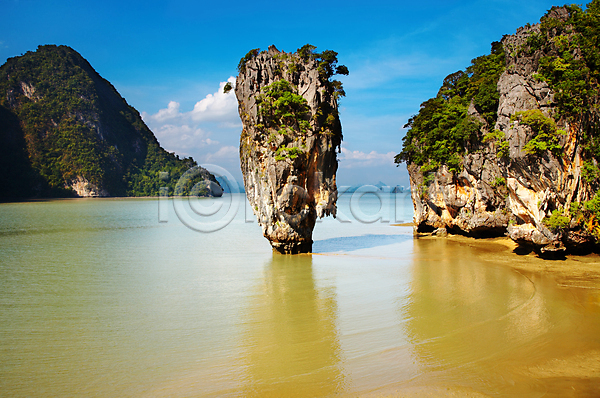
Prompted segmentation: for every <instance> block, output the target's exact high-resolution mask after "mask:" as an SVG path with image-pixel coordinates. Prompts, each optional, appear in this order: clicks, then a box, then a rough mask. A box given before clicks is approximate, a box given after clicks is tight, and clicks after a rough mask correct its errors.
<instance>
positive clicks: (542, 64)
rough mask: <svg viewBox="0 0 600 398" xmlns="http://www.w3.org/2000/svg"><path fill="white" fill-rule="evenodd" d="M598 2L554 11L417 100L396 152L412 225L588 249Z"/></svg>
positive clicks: (594, 233) (593, 236)
mask: <svg viewBox="0 0 600 398" xmlns="http://www.w3.org/2000/svg"><path fill="white" fill-rule="evenodd" d="M599 10H600V7H599V2H598V1H594V2H592V3H590V5H588V8H587V9H586V10H585V11H584V10H582V9H581V8H579V7H577V6H569V7H566V6H565V7H554V8H553V9H552V10H550V11H549V12H548V13H547V14H546V15H545V16H544V17H543V18H542V20H541V23H540V24H536V25H533V26H531V25H529V26H526V27H523V28H520V29H518V30H517V32H516V34H514V35H508V36H505V37H504V38H503V39H502V41H501V43H494V44H493V45H492V53H491V54H490V55H487V56H482V57H479V58H477V59H475V60H473V61H472V65H471V66H470V67H469V68H467V70H465V71H464V72H462V71H461V72H457V73H455V74H452V75H450V76H448V77H447V78H446V80H445V81H444V84H443V86H442V88H441V89H440V92H439V93H438V96H437V97H436V98H433V99H431V100H429V101H427V102H425V103H424V104H423V105H422V106H421V111H420V112H419V114H418V115H416V116H415V117H413V118H412V119H411V120H410V121H409V123H408V125H407V127H410V129H409V131H408V132H407V136H406V137H405V138H404V147H403V150H402V152H401V153H400V154H399V155H398V156H397V157H396V161H397V162H402V161H405V162H406V163H407V167H408V171H409V176H410V182H411V187H412V199H413V203H414V208H415V216H414V221H415V223H416V225H417V226H416V229H417V231H419V232H438V233H440V234H443V233H445V231H448V232H454V233H459V234H466V235H470V236H476V237H482V236H498V235H504V234H506V235H508V236H510V237H511V238H512V239H513V240H515V241H516V242H518V243H520V244H521V245H524V246H529V247H533V248H534V249H535V250H537V251H538V252H539V253H540V254H542V255H555V254H557V253H561V254H562V253H566V252H587V251H589V250H593V249H594V246H595V245H596V244H597V242H598V239H599V238H600V228H599V226H598V219H599V218H600V206H599V204H600V198H599V197H598V196H596V195H595V192H596V191H597V190H598V188H599V184H598V182H599V180H598V177H599V176H600V172H599V169H598V159H599V158H600V157H599V155H600V151H599V150H598V149H599V148H600V147H599V146H598V142H599V141H598V140H599V135H598V126H599V124H598V121H599V118H598V116H599V107H598V104H599V102H598V93H599V90H598V77H599V76H600V74H599V68H598V67H599V62H598V59H599V58H598V54H600V52H599V50H598V47H597V43H598V42H600V41H599V40H598V33H599V30H600V29H599V27H598V24H597V23H596V22H594V21H597V20H598V15H599ZM486 70H487V72H486ZM490 70H492V71H495V72H490ZM482 82H483V83H482ZM596 248H597V246H596Z"/></svg>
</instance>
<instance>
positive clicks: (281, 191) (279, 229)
mask: <svg viewBox="0 0 600 398" xmlns="http://www.w3.org/2000/svg"><path fill="white" fill-rule="evenodd" d="M314 50H315V47H314V46H310V45H306V46H304V47H302V48H301V49H299V50H298V52H296V53H286V52H281V51H279V50H277V49H276V48H275V47H274V46H271V47H269V49H268V51H263V52H259V50H258V49H256V50H252V51H250V52H249V53H248V54H247V55H246V56H245V57H244V58H242V60H241V61H240V64H239V65H238V70H239V75H238V77H237V80H236V86H235V94H236V97H237V100H238V105H239V107H238V108H239V114H240V117H241V119H242V124H243V130H242V134H241V137H240V163H241V168H242V174H243V176H244V185H245V188H246V195H247V196H248V200H249V201H250V205H251V206H252V209H253V211H254V214H255V215H256V217H257V218H258V222H259V224H260V225H261V227H262V231H263V234H264V236H265V237H266V238H267V239H268V240H269V241H270V242H271V245H272V246H273V248H274V249H275V250H277V251H279V252H281V253H289V254H296V253H307V252H310V251H311V249H312V231H313V228H314V226H315V222H316V219H317V217H324V216H327V215H330V214H332V215H333V216H335V214H336V199H337V187H336V182H335V173H336V171H337V166H338V165H337V154H336V149H338V148H340V145H341V141H342V128H341V124H340V120H339V117H338V97H339V96H340V95H344V92H343V89H342V85H341V83H340V82H339V81H336V80H332V79H331V77H332V76H333V75H335V74H347V73H348V70H347V68H346V67H345V66H337V65H336V64H337V53H335V52H334V51H324V52H323V53H315V52H314Z"/></svg>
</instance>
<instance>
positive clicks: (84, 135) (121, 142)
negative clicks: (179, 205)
mask: <svg viewBox="0 0 600 398" xmlns="http://www.w3.org/2000/svg"><path fill="white" fill-rule="evenodd" d="M195 165H196V163H195V162H194V161H193V159H191V158H189V159H179V157H177V156H175V155H173V154H171V153H168V152H167V151H165V150H164V149H163V148H161V147H160V145H159V143H158V141H157V139H156V137H155V136H154V134H153V133H152V132H151V131H150V130H149V129H148V127H147V126H146V125H145V124H144V122H143V121H142V119H141V117H140V114H139V113H138V112H137V111H136V110H135V109H134V108H132V107H131V106H129V105H128V104H127V102H126V101H125V99H123V98H122V97H121V95H119V93H118V92H117V90H116V89H115V88H114V87H113V86H112V85H111V84H110V83H109V82H108V81H106V80H105V79H103V78H102V77H101V76H100V75H99V74H98V73H97V72H96V71H95V70H94V69H93V68H92V66H91V65H90V64H89V63H88V62H87V61H86V60H85V59H84V58H83V57H82V56H81V55H80V54H78V53H77V52H76V51H75V50H73V49H72V48H69V47H66V46H53V45H48V46H40V47H38V49H37V51H35V52H28V53H26V54H25V55H22V56H19V57H15V58H10V59H8V60H7V62H6V63H5V64H4V65H2V66H1V67H0V166H1V167H0V168H1V169H2V170H3V173H2V176H0V185H1V186H2V189H0V198H11V199H12V198H23V197H45V196H109V195H112V196H150V195H158V194H159V189H160V188H161V187H163V186H166V187H169V188H170V192H171V193H173V192H174V190H175V186H176V184H177V182H178V179H179V177H180V176H181V175H183V173H185V172H186V171H187V170H188V169H189V168H190V167H192V166H195ZM161 172H162V174H161ZM198 174H201V175H202V176H203V177H206V178H209V179H210V181H212V182H215V183H216V180H215V178H214V176H212V175H210V174H209V173H208V172H205V171H202V173H198ZM161 175H162V177H163V178H161ZM198 179H200V178H198ZM189 185H193V184H191V183H190V184H189ZM217 185H218V184H217ZM219 189H220V187H219ZM187 191H190V190H189V189H188V190H187ZM198 193H200V192H199V191H198ZM202 193H204V194H210V193H211V192H208V190H207V189H205V190H204V192H202ZM214 194H215V195H218V194H219V193H218V192H214Z"/></svg>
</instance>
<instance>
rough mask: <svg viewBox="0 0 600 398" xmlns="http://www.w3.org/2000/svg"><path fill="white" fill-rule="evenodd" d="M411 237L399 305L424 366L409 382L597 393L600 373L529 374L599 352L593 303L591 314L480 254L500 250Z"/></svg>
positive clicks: (507, 392)
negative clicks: (407, 280)
mask: <svg viewBox="0 0 600 398" xmlns="http://www.w3.org/2000/svg"><path fill="white" fill-rule="evenodd" d="M414 243H415V245H414V263H413V267H412V277H411V296H410V298H409V299H408V300H407V301H406V302H405V303H404V305H403V306H402V308H401V317H402V318H405V319H407V320H408V321H407V322H406V325H405V327H406V329H405V332H406V334H407V337H408V339H409V340H410V341H411V343H412V346H413V352H414V356H415V359H416V360H417V361H418V362H419V364H420V367H421V370H422V373H421V376H420V377H419V378H417V379H416V380H413V382H412V383H413V384H417V385H419V384H420V385H430V386H431V385H432V384H437V385H445V386H461V387H469V388H472V389H474V390H475V391H479V392H481V393H484V394H489V395H499V396H520V395H526V396H530V395H528V394H537V395H532V396H541V395H542V394H547V396H590V397H592V396H597V395H595V394H597V391H598V390H597V388H598V387H600V384H599V382H600V375H599V374H596V375H595V376H594V375H593V374H592V375H591V376H594V377H590V375H589V374H586V373H585V372H584V373H583V376H584V377H581V374H580V377H579V379H577V378H573V377H571V378H569V377H561V372H557V371H556V369H554V370H553V371H552V370H550V371H549V372H550V373H553V376H554V377H532V375H533V374H536V372H537V374H540V370H544V372H547V371H548V369H553V368H552V367H553V365H552V363H553V361H556V360H557V358H561V359H563V360H564V362H562V364H563V366H567V367H569V366H571V367H577V366H580V365H581V362H582V361H583V362H585V361H586V358H587V360H589V358H590V356H594V357H595V356H596V355H597V352H598V350H599V349H600V340H599V339H598V336H597V335H594V334H595V333H597V331H598V318H597V315H598V314H597V312H598V309H597V308H596V309H595V312H596V316H595V317H594V318H588V317H586V316H584V315H583V314H581V313H580V312H579V311H577V310H576V309H575V308H573V307H572V306H571V305H569V304H568V301H567V300H560V299H557V297H556V295H557V294H558V295H560V294H561V292H560V291H557V289H556V287H555V286H554V285H551V284H549V283H548V281H547V280H544V279H542V278H537V279H538V280H536V278H535V277H534V276H525V275H523V274H521V273H518V272H512V274H510V275H508V276H507V273H506V268H504V267H502V266H497V265H496V263H495V262H494V261H492V262H486V261H485V260H484V258H486V257H492V258H493V257H494V256H497V253H493V252H490V251H488V252H485V251H481V250H478V249H476V248H472V247H469V246H466V245H460V244H457V243H456V242H449V241H446V240H441V239H436V240H427V239H419V240H415V242H414ZM562 293H565V292H562ZM567 294H568V293H567ZM574 330H578V333H576V334H575V333H573V331H574ZM582 358H583V359H582ZM588 362H589V361H588ZM554 368H556V366H554ZM597 369H598V368H597V367H596V370H593V369H592V373H594V372H597ZM544 372H542V373H544ZM568 373H573V372H568ZM575 373H576V372H575ZM562 376H564V369H563V373H562ZM574 392H576V394H575V395H572V394H573V393H574ZM565 394H567V395H565Z"/></svg>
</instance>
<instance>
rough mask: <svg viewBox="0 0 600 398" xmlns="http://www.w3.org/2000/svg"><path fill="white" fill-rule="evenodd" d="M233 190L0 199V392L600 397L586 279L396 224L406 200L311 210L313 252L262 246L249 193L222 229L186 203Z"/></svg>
mask: <svg viewBox="0 0 600 398" xmlns="http://www.w3.org/2000/svg"><path fill="white" fill-rule="evenodd" d="M230 199H231V198H230V197H228V196H227V195H226V196H225V197H224V198H222V199H201V200H194V201H193V202H191V203H192V204H191V205H190V204H189V202H187V201H179V202H177V201H175V202H174V201H173V200H154V199H99V200H98V199H77V200H59V201H41V202H32V203H14V204H2V205H0V255H1V259H2V260H1V262H0V391H2V393H1V394H0V395H1V396H3V397H31V396H78V397H88V396H96V397H162V396H169V397H217V396H232V397H241V396H256V397H263V396H273V397H277V396H297V397H308V396H334V395H335V396H389V395H400V396H406V395H409V396H422V395H423V394H429V395H428V396H444V394H446V393H447V392H448V391H449V392H452V393H455V394H458V395H461V394H471V395H469V396H515V395H518V396H595V395H594V394H595V392H596V391H598V390H597V389H596V387H598V386H599V384H598V381H599V380H600V374H597V373H595V372H598V370H597V369H596V368H595V365H594V364H595V362H594V358H596V357H597V354H598V353H600V338H599V337H598V336H600V316H599V315H600V301H599V300H598V290H596V289H595V286H592V288H589V287H590V286H587V288H586V289H585V290H582V289H565V288H561V287H560V286H558V285H557V284H556V283H554V282H553V281H552V280H549V279H547V278H543V277H536V276H533V275H525V274H522V273H519V272H516V271H514V270H512V269H511V268H509V267H506V265H505V263H504V262H505V261H506V257H502V256H503V254H501V253H500V251H499V249H498V250H496V249H493V250H492V249H490V250H482V249H478V248H475V247H471V246H469V245H465V244H461V243H456V242H451V241H448V240H443V239H437V240H427V239H418V240H415V239H413V236H412V229H411V228H409V227H394V226H391V223H394V222H402V221H410V219H411V217H412V204H411V203H410V198H409V197H408V195H407V194H403V195H400V194H399V195H397V196H396V197H391V198H390V197H384V198H383V202H384V203H383V206H382V203H381V202H382V200H380V199H378V198H377V197H375V195H373V194H369V195H366V196H365V197H363V198H362V199H356V198H355V199H356V200H355V201H354V202H353V206H354V207H356V206H359V208H358V209H356V208H355V209H350V198H349V197H346V198H344V197H342V200H341V202H340V217H339V219H340V220H341V221H344V222H341V221H339V220H334V219H331V218H328V219H325V220H324V221H322V222H319V223H318V224H317V226H316V227H315V233H314V240H315V243H314V247H313V249H314V252H315V253H314V254H312V255H298V256H282V255H277V254H273V253H272V252H271V249H270V245H269V243H268V242H267V241H266V239H264V238H263V237H262V233H261V230H260V227H259V226H258V225H257V223H256V222H254V216H253V215H252V214H251V212H246V209H247V206H245V201H244V200H243V197H240V198H239V199H240V201H239V202H240V204H241V206H240V208H239V210H238V211H236V212H235V214H234V215H235V217H233V220H232V221H231V222H230V223H228V224H227V225H223V226H219V225H218V223H219V220H220V219H223V216H222V214H221V215H219V214H217V215H213V216H211V217H203V216H199V215H198V213H196V212H201V213H202V212H203V213H205V214H206V213H210V211H211V209H212V210H214V209H216V208H217V207H218V206H223V210H224V211H226V208H227V203H229V201H230ZM234 202H235V201H234ZM174 204H175V206H174ZM176 208H177V209H178V211H177V213H176V211H175V210H176ZM194 210H195V211H196V212H194ZM352 210H354V212H353V211H352ZM178 214H179V216H178ZM357 217H358V218H360V219H362V220H363V221H373V219H375V218H379V220H378V221H374V222H371V223H365V222H358V221H357V220H356V218H357ZM382 219H383V221H385V222H381V221H382ZM161 221H162V222H161ZM184 222H185V224H188V225H192V226H194V227H196V229H198V228H200V229H201V228H203V227H202V225H207V224H209V223H213V224H211V225H213V226H218V227H219V228H216V227H214V228H213V227H210V228H208V229H211V228H212V229H214V230H213V231H212V232H198V231H196V230H194V229H190V228H188V227H187V226H186V225H185V224H184ZM553 361H554V362H553ZM557 361H558V362H557ZM561 361H562V362H561ZM555 363H556V364H561V366H554V365H553V364H555ZM582 364H583V365H582ZM553 366H554V367H553ZM569 366H571V368H573V369H577V367H578V366H579V367H580V368H581V366H583V367H584V370H583V371H581V370H580V371H579V373H577V372H575V373H574V374H570V373H569V374H565V371H564V369H570V368H569ZM560 369H563V371H562V372H563V373H561V370H560ZM548 375H553V377H550V376H548ZM573 391H575V392H574V393H573ZM575 393H576V395H572V394H575ZM410 394H416V395H410ZM473 394H480V395H473ZM544 394H546V395H544ZM553 394H556V395H553ZM565 394H567V395H565ZM569 394H571V395H569Z"/></svg>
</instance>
